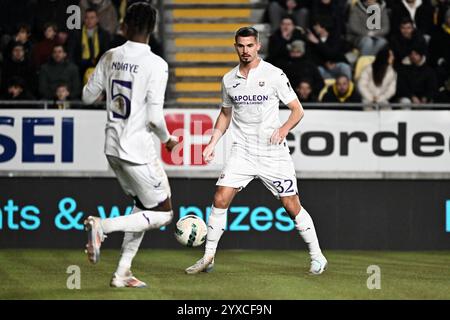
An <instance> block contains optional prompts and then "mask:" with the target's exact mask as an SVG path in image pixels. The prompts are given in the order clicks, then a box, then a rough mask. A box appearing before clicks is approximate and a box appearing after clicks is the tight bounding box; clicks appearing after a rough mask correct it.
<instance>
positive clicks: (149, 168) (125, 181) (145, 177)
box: [106, 155, 171, 208]
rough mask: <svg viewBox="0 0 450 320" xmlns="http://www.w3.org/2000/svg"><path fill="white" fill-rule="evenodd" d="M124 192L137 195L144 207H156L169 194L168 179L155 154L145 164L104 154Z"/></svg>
mask: <svg viewBox="0 0 450 320" xmlns="http://www.w3.org/2000/svg"><path fill="white" fill-rule="evenodd" d="M106 158H107V159H108V162H109V165H110V166H111V168H112V169H113V171H114V173H115V174H116V176H117V179H118V180H119V183H120V185H121V186H122V189H123V190H124V191H125V193H126V194H127V195H129V196H132V197H138V198H139V200H140V201H141V203H142V204H143V205H144V207H146V208H153V207H156V206H157V205H158V204H159V203H161V202H163V201H164V200H166V199H167V198H168V197H170V195H171V191H170V185H169V179H168V178H167V174H166V172H165V171H164V168H163V166H162V164H161V160H160V159H159V158H157V157H156V156H155V157H153V158H152V161H151V162H150V163H147V164H135V163H131V162H128V161H125V160H123V159H120V158H117V157H114V156H110V155H106Z"/></svg>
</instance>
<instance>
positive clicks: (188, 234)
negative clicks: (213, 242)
mask: <svg viewBox="0 0 450 320" xmlns="http://www.w3.org/2000/svg"><path fill="white" fill-rule="evenodd" d="M207 231H208V230H207V227H206V223H205V221H203V220H202V219H201V218H199V217H197V216H196V215H193V214H191V215H187V216H184V217H183V218H181V219H180V220H178V222H177V225H176V230H175V238H176V239H177V240H178V242H179V243H181V244H182V245H183V246H186V247H197V246H199V245H201V244H202V243H203V242H205V240H206V233H207Z"/></svg>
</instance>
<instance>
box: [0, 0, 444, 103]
mask: <svg viewBox="0 0 450 320" xmlns="http://www.w3.org/2000/svg"><path fill="white" fill-rule="evenodd" d="M136 1H137V0H103V1H98V0H81V1H77V0H64V1H58V2H55V1H50V0H32V1H28V2H27V3H26V4H25V3H22V2H19V1H2V2H1V3H0V12H1V13H0V18H1V19H0V21H1V22H0V51H1V60H0V62H1V66H0V71H1V77H0V79H1V83H0V90H1V92H0V97H1V98H2V99H5V100H6V101H3V102H2V103H1V104H0V105H1V106H2V107H5V106H7V107H12V106H15V105H16V104H10V105H8V102H7V101H8V100H9V99H13V100H14V101H15V103H17V105H18V104H20V100H21V98H20V97H28V98H34V97H36V98H37V99H42V100H43V101H45V102H43V103H42V105H46V106H50V105H55V104H54V103H53V102H52V101H51V100H52V99H53V97H55V96H56V92H53V89H52V92H45V93H44V91H43V90H42V88H43V87H44V86H43V85H42V84H39V81H38V80H39V79H43V78H45V77H43V76H42V74H43V73H44V74H45V72H48V70H47V69H48V66H49V64H48V63H49V62H50V60H52V58H51V53H52V51H53V47H54V46H56V45H59V44H62V45H64V48H65V51H66V52H67V56H68V57H67V58H66V59H65V63H67V64H71V63H75V65H76V67H77V68H78V71H79V72H78V73H79V75H78V77H79V81H80V83H81V84H82V83H84V82H85V81H86V79H87V77H88V76H89V74H90V72H92V68H93V67H95V64H96V63H97V61H98V58H99V57H100V56H101V54H102V53H103V52H104V51H105V50H107V49H109V48H111V47H115V46H117V45H120V44H122V43H123V42H124V38H123V37H122V35H121V34H120V29H118V26H119V24H120V22H121V21H122V19H123V16H124V14H125V10H126V8H127V6H129V5H130V4H132V3H134V2H136ZM151 2H152V3H153V4H154V5H156V6H158V9H159V11H160V21H159V24H158V28H157V32H155V34H154V37H152V39H151V42H150V45H151V47H152V50H153V51H154V52H155V53H157V54H159V55H161V56H163V57H164V58H165V59H166V60H167V61H168V62H169V65H170V72H171V77H170V80H169V81H170V82H169V87H168V94H167V99H166V100H167V106H177V107H180V106H181V107H216V106H217V105H218V104H219V103H220V90H221V88H220V79H221V77H222V76H223V75H224V74H225V73H226V72H227V71H228V70H229V69H230V68H231V67H233V66H235V65H236V63H237V57H236V54H235V52H234V48H233V42H234V39H233V34H234V32H235V30H236V29H238V28H239V27H241V26H244V25H253V26H255V27H256V28H257V29H258V30H259V31H260V32H261V41H262V44H263V50H262V52H261V56H262V57H263V58H264V59H268V60H269V61H270V62H273V61H271V60H270V59H271V57H270V56H268V54H269V53H270V52H274V51H277V50H278V51H279V49H280V50H281V51H283V50H284V51H283V52H285V53H288V52H289V48H288V47H287V46H288V45H291V43H292V42H293V41H298V40H301V41H304V42H305V60H308V61H310V63H311V64H312V65H315V66H316V67H317V68H318V69H319V70H320V73H321V76H322V77H323V78H324V80H325V82H326V86H325V88H324V89H322V87H320V88H319V89H316V90H314V94H313V95H312V96H311V97H314V99H313V100H316V99H317V98H321V97H323V96H324V94H325V92H326V90H327V87H328V85H329V84H333V83H334V80H335V79H333V77H337V76H340V74H341V73H344V74H346V75H347V76H349V74H348V70H343V71H339V70H340V69H339V68H336V65H337V64H343V65H345V66H346V68H348V67H350V68H351V75H350V76H353V79H351V80H352V81H353V82H354V83H357V81H358V78H359V76H360V74H361V72H362V71H363V69H364V68H365V67H368V66H369V65H371V64H372V63H373V59H374V56H375V54H376V52H374V55H369V56H367V55H361V54H362V53H363V52H361V51H360V50H361V48H360V47H359V46H358V43H357V42H355V41H353V40H354V39H353V40H352V41H349V35H350V34H351V32H352V31H351V30H353V29H354V26H351V22H352V21H350V18H351V16H352V12H356V11H355V10H357V9H358V10H359V11H357V12H358V15H361V14H362V12H363V11H364V8H367V7H368V6H369V5H379V6H380V7H382V8H384V9H383V10H382V14H383V17H384V18H383V23H384V24H386V25H387V24H388V25H389V26H388V29H389V33H388V34H387V33H386V30H384V31H383V32H379V33H368V34H367V36H368V37H371V36H376V37H379V38H382V39H383V42H384V41H387V42H388V45H389V47H390V48H391V49H392V50H393V52H394V55H395V57H396V59H395V63H394V69H395V71H396V72H397V73H398V75H399V77H403V74H405V72H403V71H402V70H404V69H411V67H409V68H408V64H411V62H409V61H408V58H409V55H410V52H411V51H412V50H416V51H417V50H418V51H419V52H423V55H424V57H425V61H424V63H425V64H426V65H427V73H429V74H430V78H433V79H434V78H436V79H437V80H436V81H437V85H436V86H434V87H433V88H432V90H433V92H427V99H426V101H427V103H432V102H434V101H435V100H436V102H437V101H439V103H449V102H450V101H448V98H447V97H448V94H446V92H447V91H448V89H447V86H446V84H448V80H449V77H450V71H449V70H450V68H449V60H450V57H449V54H448V52H449V50H448V48H450V1H448V0H422V1H417V0H408V1H406V0H405V1H393V0H314V1H313V0H308V1H305V0H295V1H293V0H289V1H287V0H210V1H206V0H167V1H161V0H154V1H151ZM69 5H79V6H80V7H81V9H82V12H83V14H84V15H83V17H82V25H84V27H85V28H84V29H82V30H68V29H67V27H66V25H65V21H66V19H67V13H66V9H67V6H69ZM405 6H409V8H408V7H405ZM274 8H276V9H274ZM280 8H281V9H280ZM90 10H94V13H93V12H92V11H90ZM271 10H278V11H277V12H275V13H276V14H275V13H274V12H272V11H271ZM86 12H88V15H89V16H91V17H92V16H93V15H95V16H96V19H98V21H96V22H95V23H90V24H89V22H88V21H85V17H86ZM280 12H281V13H282V14H288V15H290V17H292V19H293V20H292V21H294V23H295V24H296V25H295V27H294V30H295V31H294V33H290V32H287V33H286V32H280V31H279V30H278V28H277V24H278V25H279V24H280V22H277V21H278V20H274V19H281V20H283V17H285V16H280V15H279V13H280ZM33 13H36V14H33ZM277 14H278V15H277ZM386 15H387V16H388V17H389V20H388V22H386V18H385V17H386ZM62 17H64V19H63V18H62ZM277 17H278V18H277ZM299 19H300V20H301V21H297V20H299ZM271 20H272V21H271ZM281 20H280V21H281ZM361 21H362V20H361ZM407 21H411V23H409V24H408V23H407ZM86 25H94V29H92V30H87V29H86ZM97 25H98V26H97ZM402 26H403V27H405V26H406V27H407V28H403V29H402ZM411 27H412V28H411ZM349 28H350V29H351V30H350V29H349ZM114 30H116V31H114ZM91 35H93V38H91ZM271 36H272V37H271ZM270 37H271V38H270ZM269 38H270V39H272V40H270V41H269ZM91 44H92V45H91ZM269 44H270V46H269ZM337 44H339V50H336V48H335V47H336V45H337ZM87 45H88V46H90V47H89V49H85V50H82V49H81V48H82V47H83V46H84V47H86V46H87ZM274 45H281V46H285V47H286V48H276V50H274V49H275V48H274V47H273V46H274ZM377 50H379V49H377ZM336 52H338V53H339V54H338V55H339V57H337V56H336ZM330 54H331V55H332V57H329V56H330ZM278 60H280V59H278ZM278 63H279V64H280V65H288V64H286V63H285V61H282V60H281V61H279V62H278ZM330 68H331V69H330ZM333 68H334V69H333ZM72 69H73V67H72ZM336 70H337V71H336ZM399 70H400V73H399ZM329 71H330V72H329ZM331 71H332V72H331ZM344 71H345V72H344ZM72 74H75V73H74V72H72ZM330 74H331V76H330ZM406 74H407V72H406ZM293 78H294V79H295V81H293V80H291V82H292V81H293V87H297V85H298V84H299V81H300V80H305V81H306V82H311V81H312V80H313V79H304V78H305V77H302V75H301V74H294V75H293ZM72 81H73V79H71V80H70V81H68V78H67V76H66V77H62V78H61V79H58V77H56V78H55V79H53V83H52V88H56V86H62V85H66V86H68V87H67V88H70V87H71V83H67V82H72ZM312 82H313V83H314V81H312ZM12 83H13V84H14V86H12ZM397 83H400V84H402V83H404V79H399V81H398V82H397ZM12 87H17V88H22V87H23V88H22V89H23V90H22V91H20V90H19V91H20V94H19V93H18V91H17V90H16V91H14V90H12V89H11V88H12ZM313 87H314V86H313ZM39 88H41V90H39ZM10 89H11V90H12V91H11V90H10ZM11 92H15V94H13V95H12V96H11ZM69 92H70V95H69V96H68V99H69V101H74V105H79V101H77V100H78V99H79V88H77V87H76V88H75V89H71V90H69ZM63 96H64V95H63ZM311 97H309V98H308V102H311V100H310V99H311ZM316 97H317V98H316ZM398 98H399V94H398V92H397V94H396V95H395V96H394V97H393V98H391V99H390V103H396V102H399V100H398ZM55 99H56V97H55ZM18 101H19V102H18ZM75 101H76V102H75ZM28 105H29V104H28ZM33 105H35V106H38V105H39V103H37V102H36V103H35V104H33ZM58 105H59V106H69V105H70V103H67V102H66V103H64V104H58Z"/></svg>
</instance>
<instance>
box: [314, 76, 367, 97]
mask: <svg viewBox="0 0 450 320" xmlns="http://www.w3.org/2000/svg"><path fill="white" fill-rule="evenodd" d="M322 102H339V103H345V102H348V103H358V102H361V96H360V95H359V93H358V91H357V90H356V88H355V85H354V84H353V82H352V81H351V80H350V79H349V78H348V77H347V76H346V75H340V76H338V77H337V78H336V82H335V83H334V84H333V85H331V86H329V87H328V90H327V92H326V93H325V95H324V96H323V98H322Z"/></svg>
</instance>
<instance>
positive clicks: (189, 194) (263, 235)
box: [0, 178, 450, 250]
mask: <svg viewBox="0 0 450 320" xmlns="http://www.w3.org/2000/svg"><path fill="white" fill-rule="evenodd" d="M215 182H216V179H185V178H183V179H181V178H176V179H175V178H174V179H170V183H171V187H172V194H173V205H174V212H175V218H174V221H173V222H172V224H171V225H169V226H168V227H167V230H165V231H159V230H155V231H150V232H148V233H147V234H146V236H145V239H144V241H143V244H142V247H147V248H174V249H179V248H181V247H180V245H179V244H178V243H177V242H176V240H175V238H174V237H173V230H174V223H175V222H176V220H178V217H179V210H178V209H179V207H180V206H189V205H194V206H197V207H199V208H201V209H202V210H203V211H204V210H205V208H207V207H209V206H210V205H211V201H212V197H213V194H214V190H215ZM298 185H299V192H300V198H301V200H302V203H303V205H304V206H305V208H306V209H307V210H308V211H309V213H310V214H311V216H312V217H313V219H314V222H315V226H316V229H317V232H318V236H319V240H320V243H321V246H322V248H323V249H363V250H364V249H372V250H377V249H380V250H439V249H450V233H448V232H446V231H445V202H446V200H447V199H450V181H448V180H443V181H439V180H342V179H341V180H299V181H298ZM64 197H72V198H74V199H75V200H76V202H77V211H76V212H78V211H83V212H84V213H85V215H84V217H86V216H87V215H90V214H94V215H98V213H97V212H98V211H97V206H98V205H103V206H104V207H105V208H106V209H107V210H109V208H110V207H111V206H113V205H116V206H118V207H119V208H120V209H121V212H124V211H125V208H126V207H127V206H129V205H132V201H131V199H129V198H128V197H127V196H125V195H124V194H123V192H122V190H121V189H120V186H119V184H118V182H117V181H116V179H114V178H0V210H1V211H0V213H1V215H2V220H3V221H2V229H0V248H80V250H82V249H83V248H84V245H85V242H86V235H85V232H84V231H79V230H75V229H71V230H68V231H61V230H58V229H57V228H56V227H55V224H54V217H55V215H56V214H58V213H59V209H58V203H59V201H60V200H61V199H62V198H64ZM8 199H13V200H14V203H15V204H16V205H18V206H19V207H20V208H22V207H24V206H26V205H35V206H37V207H38V208H39V209H40V214H39V215H38V217H39V219H40V221H41V225H40V227H39V228H38V229H37V230H32V231H28V230H24V229H19V230H10V229H9V228H8V224H7V215H6V213H5V210H4V206H5V205H6V203H7V200H8ZM238 205H243V206H249V207H250V208H255V207H258V206H266V207H268V208H269V209H271V211H272V212H273V213H275V211H276V210H277V209H278V208H279V207H280V204H279V202H278V201H277V200H276V199H275V198H273V196H272V195H271V193H270V192H269V191H268V190H266V189H265V187H264V186H263V185H262V184H261V183H260V182H259V181H253V182H252V183H251V184H249V186H248V187H247V188H246V189H244V190H243V191H241V192H240V193H239V194H238V195H237V197H236V198H235V201H234V203H233V206H238ZM72 216H75V214H72ZM84 217H83V219H84ZM234 218H235V216H232V215H230V214H229V220H230V221H232V220H233V219H234ZM83 219H81V221H80V222H82V220H83ZM20 220H21V219H20V215H19V214H18V213H16V214H15V215H14V221H15V222H16V223H17V222H20ZM248 222H249V217H248V216H247V218H246V219H244V221H243V222H242V223H243V224H248ZM274 222H275V221H274ZM121 240H122V235H121V234H120V233H117V234H112V235H109V236H108V239H107V240H106V241H105V243H104V246H105V247H107V248H119V247H120V244H121ZM219 248H236V249H238V248H239V249H297V248H305V245H304V244H303V241H302V239H301V238H300V236H299V235H298V234H297V231H296V230H293V231H289V232H281V231H278V230H277V229H275V228H272V229H270V230H269V231H265V232H261V231H256V230H250V231H227V232H225V234H224V236H223V237H222V240H221V242H220V244H219Z"/></svg>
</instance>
